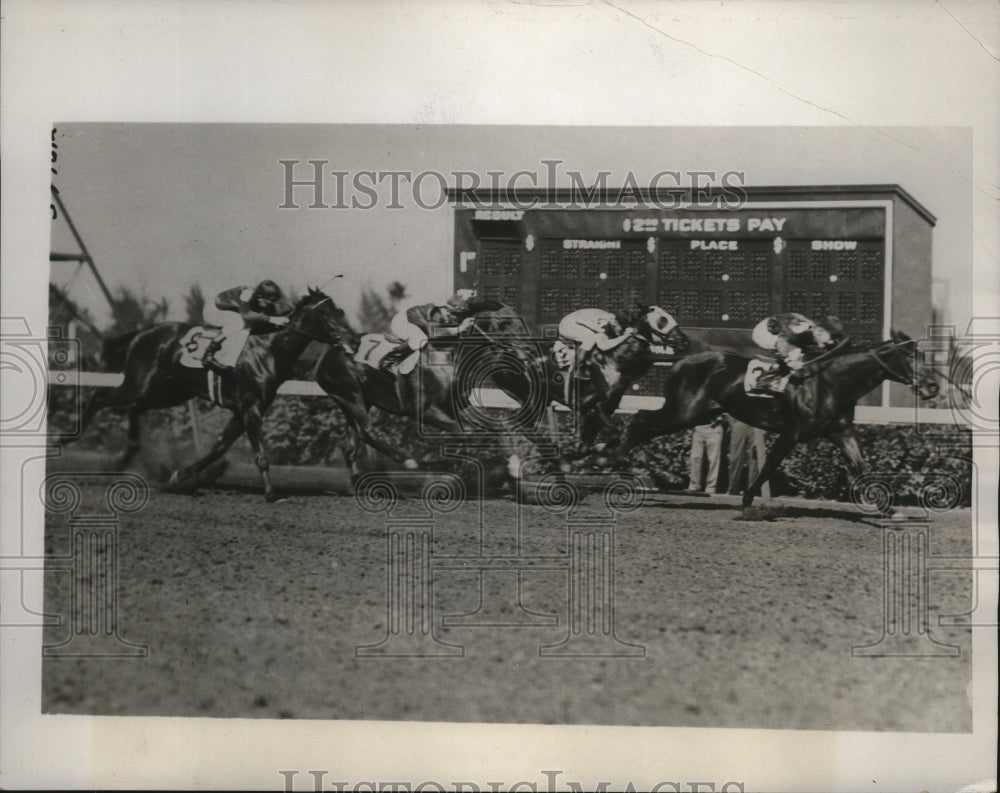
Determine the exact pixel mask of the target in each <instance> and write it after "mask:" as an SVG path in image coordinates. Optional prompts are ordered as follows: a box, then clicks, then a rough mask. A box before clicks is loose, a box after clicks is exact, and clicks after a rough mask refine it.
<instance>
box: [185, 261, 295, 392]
mask: <svg viewBox="0 0 1000 793" xmlns="http://www.w3.org/2000/svg"><path fill="white" fill-rule="evenodd" d="M215 307H216V308H218V309H219V310H220V311H225V312H226V315H225V319H224V320H223V323H222V332H221V333H220V334H219V335H218V336H216V337H215V338H214V339H212V342H211V343H210V344H209V345H208V347H206V348H205V355H204V357H203V358H202V364H203V365H204V366H205V367H206V368H208V369H211V370H212V371H214V372H216V373H218V374H221V373H222V372H224V371H227V370H229V369H232V368H233V367H234V366H235V365H236V359H237V358H239V356H240V353H241V352H242V351H243V345H244V344H245V343H246V340H247V338H248V337H249V336H250V334H251V333H268V332H271V331H274V330H276V329H277V328H280V327H282V326H283V325H287V324H288V316H287V315H288V314H290V313H291V306H289V305H288V303H287V301H286V300H285V297H284V295H283V294H282V292H281V287H279V286H278V285H277V284H276V283H275V282H274V281H271V280H268V279H266V280H264V281H261V282H260V283H259V284H257V286H256V287H254V288H252V289H251V288H250V287H247V286H236V287H233V288H232V289H227V290H225V291H224V292H220V293H219V294H218V295H217V296H216V298H215Z"/></svg>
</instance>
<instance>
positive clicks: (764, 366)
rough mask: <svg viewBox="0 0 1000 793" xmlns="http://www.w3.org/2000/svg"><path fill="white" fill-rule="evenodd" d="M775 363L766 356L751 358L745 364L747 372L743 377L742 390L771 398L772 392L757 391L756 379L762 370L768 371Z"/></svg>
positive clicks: (772, 396)
mask: <svg viewBox="0 0 1000 793" xmlns="http://www.w3.org/2000/svg"><path fill="white" fill-rule="evenodd" d="M776 366H777V364H776V363H775V362H774V361H772V360H770V359H768V358H753V359H751V361H750V363H749V364H747V373H746V375H744V377H743V390H744V391H746V392H747V394H749V395H750V396H754V397H764V398H766V399H773V398H774V394H768V393H764V392H761V391H757V390H756V388H757V380H758V378H759V377H760V376H761V375H762V374H763V373H764V372H770V371H771V370H772V369H774V368H775V367H776Z"/></svg>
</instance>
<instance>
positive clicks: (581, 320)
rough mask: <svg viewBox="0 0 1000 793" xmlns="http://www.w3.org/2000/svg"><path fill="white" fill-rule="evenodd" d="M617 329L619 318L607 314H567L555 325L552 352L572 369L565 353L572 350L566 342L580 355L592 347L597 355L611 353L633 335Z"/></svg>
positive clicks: (587, 310)
mask: <svg viewBox="0 0 1000 793" xmlns="http://www.w3.org/2000/svg"><path fill="white" fill-rule="evenodd" d="M621 326H622V323H621V321H620V320H619V318H618V317H617V316H616V315H615V314H612V313H611V312H610V311H605V310H604V309H601V308H581V309H579V310H578V311H574V312H572V313H570V314H567V315H566V316H565V317H563V318H562V320H561V321H560V322H559V341H557V342H556V344H555V345H553V348H552V349H553V352H554V353H555V354H556V355H557V356H558V357H559V358H560V359H561V360H563V361H566V362H565V363H564V364H563V366H569V367H570V368H572V366H573V357H572V356H570V355H567V354H566V353H565V351H566V350H571V349H572V348H571V347H570V346H569V345H567V344H566V342H567V341H569V342H573V343H574V344H575V345H576V346H577V347H579V349H580V351H581V352H583V353H588V352H590V351H591V350H592V349H594V347H597V349H599V350H601V351H607V350H613V349H614V348H615V347H617V346H618V345H619V344H621V343H622V342H623V341H625V340H626V339H627V338H628V337H629V336H631V335H632V334H633V333H635V328H625V329H624V330H623V329H622V327H621ZM560 342H562V343H561V345H560ZM566 359H568V360H566Z"/></svg>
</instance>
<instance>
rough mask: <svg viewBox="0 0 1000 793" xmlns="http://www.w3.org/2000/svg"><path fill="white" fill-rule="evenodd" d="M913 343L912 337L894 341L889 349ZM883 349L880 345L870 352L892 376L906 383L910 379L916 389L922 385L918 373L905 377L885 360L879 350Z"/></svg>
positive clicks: (910, 384) (912, 386)
mask: <svg viewBox="0 0 1000 793" xmlns="http://www.w3.org/2000/svg"><path fill="white" fill-rule="evenodd" d="M912 343H913V340H912V339H910V340H907V341H898V342H894V343H893V344H892V345H890V346H889V348H888V349H890V350H895V349H896V348H897V347H902V346H903V345H904V344H912ZM881 349H882V346H879V347H876V348H875V349H874V350H869V351H868V352H869V354H870V355H871V356H872V358H874V359H875V360H876V361H877V362H878V364H879V366H881V367H882V368H883V369H884V370H885V371H886V372H888V373H889V376H890V377H892V378H893V379H894V380H896V382H899V383H904V384H905V383H906V382H907V379H909V386H910V388H912V389H914V390H916V389H917V388H919V387H920V380H919V378H918V377H917V373H916V372H914V373H913V375H912V376H911V377H910V378H906V377H904V376H903V375H901V374H900V373H899V372H897V371H895V370H894V369H893V368H892V367H891V366H889V364H887V363H886V362H885V360H884V359H883V358H882V356H881V355H879V350H881Z"/></svg>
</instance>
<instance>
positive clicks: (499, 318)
mask: <svg viewBox="0 0 1000 793" xmlns="http://www.w3.org/2000/svg"><path fill="white" fill-rule="evenodd" d="M471 310H472V313H473V314H474V318H475V322H476V323H477V324H476V326H474V327H473V328H472V329H470V330H469V331H467V332H466V333H464V334H463V335H462V336H461V337H460V338H449V339H431V340H430V341H429V343H428V345H427V346H426V347H425V348H424V350H423V351H422V353H421V361H420V364H419V368H418V369H415V370H414V371H412V372H410V373H408V374H405V375H398V374H396V373H395V372H392V371H389V370H385V369H379V368H374V367H372V366H370V365H368V364H366V363H359V362H357V361H355V360H354V355H353V351H352V350H356V349H357V347H358V342H359V337H358V336H357V334H354V333H353V332H351V334H350V343H349V344H348V345H346V346H347V347H350V348H352V350H349V349H345V347H342V346H331V347H329V348H328V349H327V350H326V351H325V352H324V353H323V355H322V356H321V357H320V360H319V363H318V364H317V366H316V382H317V383H318V384H319V385H320V387H322V388H323V390H324V391H326V392H327V393H328V394H329V395H330V397H331V398H332V399H333V400H334V402H336V404H337V406H338V407H339V408H340V409H341V410H342V411H343V413H344V416H345V418H346V419H347V422H348V424H349V425H350V427H351V429H352V430H353V436H354V437H353V441H352V442H350V443H347V444H345V446H344V457H345V459H346V460H347V463H348V465H349V467H350V469H351V473H352V475H354V476H357V475H358V474H360V473H361V471H360V469H359V467H358V459H359V457H360V453H361V443H362V441H363V442H364V443H367V444H368V445H369V446H371V447H372V448H374V449H377V450H378V451H379V452H381V453H382V454H384V455H385V456H387V457H388V458H389V459H391V460H394V461H396V462H397V463H402V464H403V465H404V466H406V467H407V468H418V467H419V465H418V463H417V462H416V460H414V459H413V458H412V457H411V456H410V455H409V454H408V453H407V452H405V451H404V450H402V449H400V448H399V447H394V446H391V445H389V444H388V443H386V442H385V441H383V440H382V439H380V438H379V437H378V436H377V435H376V434H375V432H374V431H373V428H372V423H371V418H370V415H369V413H370V411H371V409H372V408H378V409H379V410H382V411H384V412H386V413H390V414H392V415H396V416H406V417H408V418H410V419H413V420H414V421H416V422H417V425H418V427H422V426H425V425H426V426H428V427H433V428H435V429H437V430H441V431H443V432H446V433H448V434H450V435H463V434H465V433H466V432H467V430H468V426H467V425H464V424H462V423H461V421H460V418H461V414H462V412H463V411H465V410H467V409H468V407H469V401H468V393H467V391H466V389H464V388H462V387H460V383H462V382H464V378H462V376H461V371H462V364H461V362H462V361H470V360H475V359H481V356H482V355H483V354H484V353H485V352H486V350H487V348H489V347H490V346H492V344H494V343H495V342H494V341H493V340H492V339H493V335H496V336H498V337H500V336H505V335H510V334H512V333H514V334H515V335H523V333H525V332H526V331H525V330H524V329H523V328H522V324H523V323H520V318H519V317H517V315H516V314H514V313H513V312H510V311H509V309H505V307H504V306H502V305H501V304H499V303H496V302H495V301H479V302H477V303H475V304H474V305H473V306H471ZM477 327H482V328H483V332H479V331H478V330H476V328H477ZM512 328H513V329H514V330H511V329H512ZM456 370H457V373H456Z"/></svg>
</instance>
